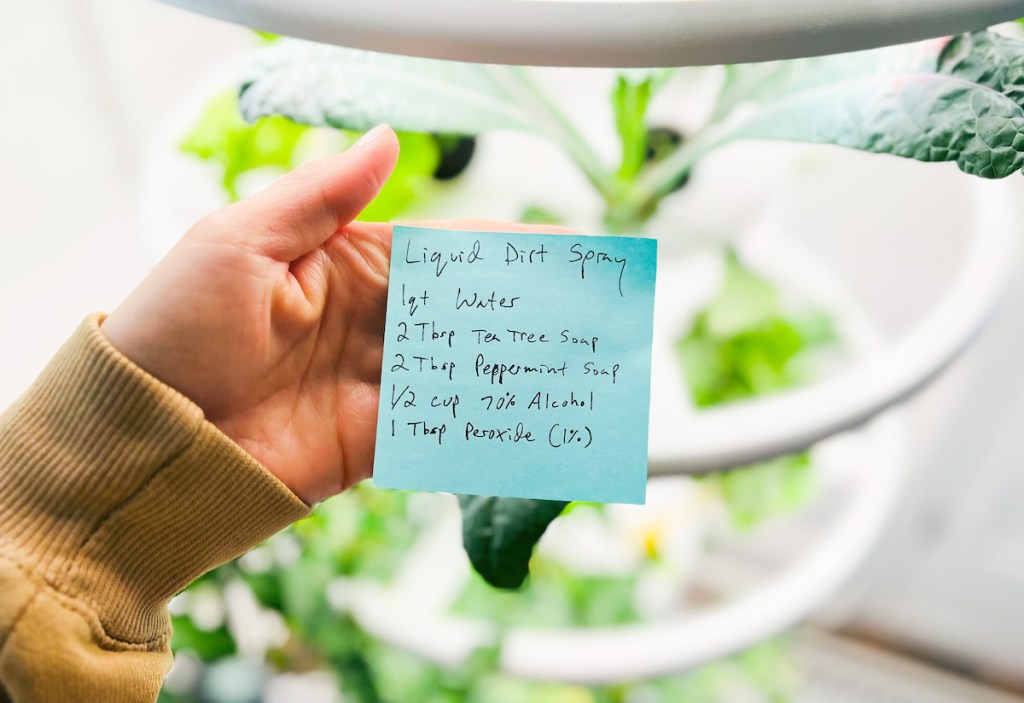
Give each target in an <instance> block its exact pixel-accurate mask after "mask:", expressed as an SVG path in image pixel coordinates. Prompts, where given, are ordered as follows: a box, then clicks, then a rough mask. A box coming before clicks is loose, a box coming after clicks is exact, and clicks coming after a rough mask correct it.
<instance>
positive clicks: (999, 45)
mask: <svg viewBox="0 0 1024 703" xmlns="http://www.w3.org/2000/svg"><path fill="white" fill-rule="evenodd" d="M672 75H673V71H671V70H665V69H657V70H634V71H624V72H622V73H621V74H619V76H618V77H617V79H616V82H615V87H614V90H613V94H612V107H613V110H614V117H615V125H616V130H617V132H618V136H619V141H620V143H621V158H620V160H619V163H618V164H614V165H612V164H606V163H604V162H603V161H602V159H601V158H600V157H599V156H598V155H597V153H596V151H595V150H594V149H593V147H592V146H591V145H590V144H588V143H587V141H586V140H585V139H584V138H583V137H582V136H581V134H580V133H579V131H578V130H577V129H576V128H575V126H574V125H573V124H572V122H571V121H570V120H569V119H568V118H567V117H566V116H565V115H564V114H563V112H562V111H561V110H560V109H559V107H558V105H557V101H556V100H555V99H553V98H552V97H551V96H549V95H547V94H546V93H545V92H544V91H543V90H542V89H541V87H540V86H538V84H537V83H536V82H535V81H534V80H533V79H532V77H531V74H530V72H529V71H528V70H527V69H523V68H518V67H508V66H488V65H476V64H460V63H453V62H443V61H433V60H427V59H416V58H409V57H401V56H385V55H380V54H373V53H368V52H363V51H358V50H353V49H347V48H340V47H332V46H324V45H318V44H311V43H308V42H302V41H298V40H289V39H286V40H281V41H278V42H275V43H273V44H271V45H269V46H267V47H265V48H264V49H262V50H261V52H260V53H259V54H258V55H257V56H256V58H255V59H254V60H253V61H252V62H251V63H250V64H249V66H248V67H247V69H246V70H245V72H244V78H243V81H242V84H241V87H240V90H239V95H238V105H239V107H240V109H241V112H242V114H243V116H244V117H245V118H246V119H247V120H250V121H257V120H260V119H261V118H268V117H274V118H279V117H282V116H283V117H287V118H289V119H290V120H292V121H293V122H296V123H300V124H304V125H313V126H328V127H334V128H339V129H344V130H364V129H368V128H370V127H372V126H374V125H376V124H378V123H381V122H387V123H389V124H391V125H392V127H394V128H395V129H397V130H400V131H405V132H409V133H423V132H429V133H442V134H457V135H478V134H481V133H484V132H488V131H492V130H518V131H526V132H531V133H535V134H537V135H540V136H542V137H545V138H547V139H548V140H550V141H551V142H552V143H553V144H554V145H555V146H556V147H557V148H560V149H562V150H564V151H565V153H566V154H567V155H568V156H569V157H570V158H571V159H572V161H573V162H574V163H575V164H576V166H577V167H578V168H579V170H580V172H581V173H582V174H583V175H584V176H585V177H586V178H587V179H588V181H589V182H590V184H591V185H592V186H593V188H594V190H595V192H596V193H597V194H598V195H599V196H600V198H601V200H602V201H603V203H604V210H605V212H604V217H605V222H606V225H607V227H608V228H609V229H610V230H611V231H613V232H625V231H636V230H640V229H642V227H643V224H644V223H645V221H646V220H647V219H648V218H650V217H651V216H652V215H653V214H654V213H655V212H656V211H657V209H658V206H659V204H660V203H661V202H662V201H663V200H664V199H665V198H667V197H670V196H671V194H672V193H673V192H674V191H675V190H676V189H677V188H678V187H679V186H680V184H682V183H684V182H685V180H686V178H687V177H688V176H689V174H690V172H691V171H692V170H693V169H694V167H695V166H696V165H697V164H698V163H699V162H700V160H701V159H702V158H703V157H705V156H706V155H708V154H709V153H711V152H713V151H714V150H716V149H718V148H720V147H722V146H725V145H727V144H731V143H734V142H736V141H739V140H751V139H760V140H784V141H792V142H805V143H815V144H831V145H837V146H841V147H847V148H852V149H858V150H861V151H866V152H871V153H876V154H889V155H894V156H900V157H904V158H909V159H915V160H918V161H925V162H946V161H950V162H955V163H956V165H957V166H958V167H959V168H960V169H961V170H962V171H964V172H965V173H967V174H971V175H975V176H980V177H984V178H1002V177H1005V176H1009V175H1011V174H1014V173H1016V172H1017V171H1019V170H1020V169H1021V166H1022V164H1024V42H1021V41H1019V40H1017V39H1014V38H1010V37H1007V36H1002V35H1000V34H996V33H994V32H976V33H972V34H966V35H962V36H958V37H954V38H951V39H943V40H936V41H929V42H923V43H919V44H912V45H907V46H899V47H893V48H886V49H880V50H872V51H866V52H859V53H854V54H847V55H840V56H832V57H824V58H811V59H802V60H796V61H786V62H773V63H764V64H751V65H737V66H728V67H726V68H725V78H724V81H723V83H722V87H721V90H720V92H719V94H718V98H717V102H716V105H715V107H714V109H713V111H712V113H711V115H710V117H709V119H708V120H707V123H706V124H705V125H704V126H703V127H702V128H701V129H699V130H698V131H696V132H695V133H693V134H689V135H687V138H686V139H685V140H681V141H679V143H674V144H671V145H669V147H668V148H658V149H654V148H653V144H654V142H653V140H652V130H651V129H650V128H649V125H648V123H647V119H646V113H647V108H648V105H649V104H650V102H651V100H652V99H653V97H654V96H655V95H656V94H657V92H658V91H659V90H660V89H661V88H662V86H664V85H665V83H667V82H668V81H669V80H671V79H672ZM257 124H260V123H257ZM734 275H739V274H735V272H734ZM722 305H725V303H722V302H721V301H719V307H721V306H722ZM716 314H718V313H715V312H714V311H709V312H707V313H706V314H705V315H704V316H702V317H701V318H700V319H698V322H697V326H696V327H695V328H694V330H692V331H691V333H690V334H689V335H688V336H687V337H686V338H685V339H684V340H682V341H681V342H680V347H679V354H680V357H681V360H682V363H683V365H684V368H686V369H687V371H688V374H687V375H688V376H689V377H690V380H691V386H694V388H695V392H696V400H697V403H698V405H710V404H714V403H717V402H723V401H726V400H729V399H731V398H735V397H747V396H750V395H754V394H756V393H759V392H764V391H765V390H771V388H767V387H764V386H758V387H756V388H755V387H753V386H751V385H750V382H751V381H750V379H751V378H753V376H751V373H752V368H753V367H752V366H751V364H754V363H755V362H756V363H761V364H767V366H763V368H760V371H764V370H765V369H768V370H769V371H771V374H774V375H771V374H769V375H768V376H765V375H764V374H763V373H762V374H761V375H760V376H758V379H759V380H758V382H759V383H762V384H763V383H768V385H770V386H772V387H774V388H777V387H786V386H787V385H791V384H792V383H793V382H794V380H793V379H791V378H788V377H787V375H786V374H787V371H786V369H787V362H788V360H789V359H790V358H791V357H793V356H795V355H796V354H797V352H799V351H800V350H801V349H803V348H804V346H805V342H806V341H807V340H803V339H802V338H801V336H800V334H801V332H800V330H798V329H797V328H796V327H795V326H794V324H793V323H792V322H791V321H788V320H786V319H784V318H781V317H778V315H776V316H775V317H774V318H773V319H772V320H770V321H769V322H770V325H769V326H768V327H758V328H757V329H754V330H749V329H747V330H736V334H734V335H732V336H731V337H730V336H726V337H722V336H721V335H719V336H718V337H715V335H714V334H712V332H714V329H713V325H714V320H713V319H712V318H713V317H714V316H715V315H716ZM701 325H703V327H701ZM744 335H746V336H744ZM751 335H753V336H751ZM758 335H760V336H758ZM751 340H754V341H758V340H759V341H758V343H759V344H761V347H759V348H760V349H762V351H763V349H764V348H773V349H774V351H773V353H775V354H777V355H778V356H777V357H773V359H769V360H767V361H766V360H765V359H764V358H761V357H758V358H757V359H754V357H755V356H757V355H754V356H749V355H748V356H747V357H744V356H743V355H742V354H741V353H740V351H741V350H742V349H744V344H746V345H747V347H749V346H750V344H751ZM766 345H767V346H766ZM773 345H774V347H773ZM787 345H788V346H787ZM760 353H761V352H758V354H760ZM702 355H703V356H702ZM762 356H763V355H762ZM708 359H713V360H714V361H715V363H721V364H726V365H729V364H731V366H730V367H729V368H728V369H727V372H723V373H724V375H722V374H719V376H718V377H717V378H716V379H715V380H714V383H716V384H719V385H718V386H715V385H714V384H712V386H709V387H702V386H701V385H700V382H701V378H702V373H703V372H702V370H701V369H702V364H704V363H705V362H707V361H708ZM752 359H754V360H753V361H752ZM702 360H703V361H702ZM772 364H775V366H772ZM705 370H706V367H705ZM706 376H707V374H706V373H704V375H703V377H706ZM765 379H767V381H766V380H765ZM744 383H747V384H748V385H747V386H744V385H743V384H744ZM730 384H731V385H730ZM786 462H787V463H786V464H785V465H784V466H783V465H780V464H778V462H773V464H772V465H773V466H775V469H776V470H778V471H780V472H781V475H783V476H784V477H789V478H786V479H785V480H790V479H791V478H792V477H793V476H798V475H802V474H803V473H805V469H806V466H807V461H806V457H802V456H798V457H795V458H791V459H788V460H786ZM780 467H781V468H780ZM743 475H745V474H736V475H735V476H734V477H732V478H728V477H727V478H724V479H722V481H721V487H722V489H723V491H724V492H725V493H726V494H729V492H730V491H732V492H733V493H736V492H739V493H740V494H742V493H744V488H743V486H744V485H746V484H745V483H744V482H743V480H742V476H743ZM748 502H749V501H748ZM461 504H462V507H463V513H464V541H465V545H466V549H467V552H468V553H469V555H470V557H471V560H472V562H473V564H474V566H475V567H476V568H477V569H478V571H480V573H481V574H482V575H484V576H485V577H486V578H487V579H488V581H489V582H491V583H492V584H494V585H497V586H501V587H506V588H514V587H518V586H519V585H520V584H522V582H523V580H524V579H525V577H526V575H527V573H528V563H529V559H530V555H531V552H532V549H533V546H534V544H535V543H536V542H537V540H538V539H539V538H540V536H541V535H542V534H543V532H544V529H545V528H546V526H547V525H548V524H549V523H550V522H551V520H553V519H555V518H556V517H557V516H558V515H559V514H560V513H561V511H562V509H563V508H564V504H561V503H554V502H547V501H521V500H511V499H496V498H491V497H486V496H478V497H477V496H474V497H464V498H462V499H461ZM755 512H756V511H755ZM745 514H746V513H745ZM744 521H747V522H749V521H750V517H749V515H748V518H747V519H745V520H744Z"/></svg>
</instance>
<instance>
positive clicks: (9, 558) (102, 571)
mask: <svg viewBox="0 0 1024 703" xmlns="http://www.w3.org/2000/svg"><path fill="white" fill-rule="evenodd" d="M99 320H100V318H99V316H93V317H91V318H89V319H88V320H86V322H85V323H83V325H82V326H81V327H80V328H79V330H78V331H77V332H76V333H75V335H74V336H73V337H72V338H71V339H70V340H69V341H68V342H67V344H66V345H65V346H64V347H63V348H62V349H61V351H60V352H59V353H58V354H57V356H56V357H55V358H54V359H53V361H51V362H50V364H49V366H48V367H47V368H46V370H45V371H44V372H43V374H42V375H41V376H40V377H39V379H38V380H37V381H36V382H35V384H34V385H33V386H32V387H31V388H30V389H29V391H28V392H27V393H26V394H25V395H24V396H23V397H22V398H21V399H20V400H18V402H17V403H16V404H15V405H14V406H12V407H11V408H10V409H9V410H7V412H6V413H4V414H3V415H2V416H0V701H3V700H4V699H5V693H6V697H7V698H9V700H11V701H13V702H14V703H26V702H28V701H32V702H33V703H35V702H37V701H61V702H62V703H63V702H66V701H104V702H106V701H152V700H154V699H155V698H156V695H157V692H158V691H159V689H160V685H161V682H162V681H163V678H164V676H165V674H166V673H167V670H168V668H169V667H170V663H171V654H170V649H169V639H170V625H169V618H168V615H167V609H166V604H167V601H168V600H169V599H170V598H171V597H172V596H173V595H174V594H176V593H177V592H178V591H180V590H181V589H183V588H184V587H185V586H186V585H188V583H189V582H190V581H192V580H193V579H195V578H196V577H198V576H199V575H201V574H202V573H204V572H206V571H208V570H210V569H212V568H213V567H215V566H217V565H218V564H221V563H223V562H225V561H228V560H229V559H232V558H233V557H235V556H237V555H239V554H241V553H242V552H244V551H245V550H247V549H249V548H250V547H252V546H254V545H256V544H257V543H259V542H260V541H262V540H264V539H266V538H267V537H269V536H270V535H272V534H273V533H274V532H277V531H278V530H280V529H281V528H283V527H285V526H286V525H288V524H289V523H291V522H293V521H295V520H297V519H299V518H301V517H303V516H304V515H306V514H307V513H308V510H309V509H308V507H307V506H306V505H305V504H304V503H303V502H302V501H300V500H299V499H298V498H296V497H295V496H294V495H293V494H292V493H291V492H289V491H288V489H287V488H285V487H284V485H282V484H281V483H280V482H279V481H278V480H277V479H276V478H275V477H274V476H272V475H271V474H270V473H268V472H267V471H266V470H265V469H264V468H263V467H262V466H260V465H259V464H258V463H256V461H254V460H253V459H252V458H251V457H249V456H248V455H247V454H246V453H245V452H243V451H242V450H241V449H240V448H239V447H238V446H237V445H235V444H234V443H233V442H231V441H230V440H229V439H228V438H227V437H225V436H224V435H223V434H221V433H220V432H219V431H218V430H217V428H215V427H214V426H213V425H212V424H210V423H209V422H207V421H206V420H205V419H204V418H203V414H202V411H201V410H200V409H199V408H198V407H197V406H196V405H195V404H194V403H192V402H191V401H189V400H188V399H187V398H185V397H184V396H182V395H181V394H179V393H177V392H175V391H174V390H172V389H170V388H168V387H167V386H165V385H164V384H162V383H161V382H159V381H157V380H156V379H154V378H153V377H152V376H149V375H148V374H146V373H145V372H144V371H142V370H141V369H140V368H139V367H137V366H135V365H134V364H133V363H132V362H130V361H129V360H128V359H126V358H125V357H124V356H122V355H121V354H119V353H118V352H117V351H116V350H115V349H114V348H113V347H112V346H111V345H110V344H109V342H107V341H106V339H105V337H103V335H102V333H101V332H100V331H99V327H98V325H99Z"/></svg>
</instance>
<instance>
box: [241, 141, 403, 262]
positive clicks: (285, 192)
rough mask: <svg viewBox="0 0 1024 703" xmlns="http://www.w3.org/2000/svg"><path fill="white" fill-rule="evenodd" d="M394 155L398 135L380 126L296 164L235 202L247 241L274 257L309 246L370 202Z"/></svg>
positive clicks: (295, 254)
mask: <svg viewBox="0 0 1024 703" xmlns="http://www.w3.org/2000/svg"><path fill="white" fill-rule="evenodd" d="M397 160H398V138H397V137H396V136H395V133H394V132H393V131H392V130H391V128H390V127H387V126H386V125H381V126H379V127H376V128H374V129H373V130H371V131H369V132H367V133H366V134H365V135H363V137H362V139H360V141H358V142H356V144H355V145H353V146H352V147H351V148H349V149H348V150H347V151H345V152H342V153H341V154H338V155H336V156H331V157H328V158H326V159H320V160H317V161H313V162H310V163H308V164H305V165H303V166H301V167H299V168H297V169H296V170H294V171H292V172H291V173H289V174H288V175H286V176H283V177H282V178H281V179H279V180H278V181H276V182H275V183H274V184H273V185H271V186H270V187H269V188H267V189H266V190H264V191H262V192H260V193H258V194H256V195H255V196H253V197H251V198H248V199H247V200H245V201H243V202H241V203H239V204H238V205H237V206H236V207H237V208H238V210H237V211H236V213H239V212H240V213H241V216H242V218H243V219H244V220H245V223H246V226H245V227H244V230H245V236H247V237H248V238H249V239H248V243H249V244H250V245H252V246H255V247H256V248H257V250H258V251H259V252H260V253H261V254H264V255H265V256H269V257H271V258H274V259H276V260H278V261H288V262H290V261H294V260H295V259H298V258H299V257H301V256H303V255H304V254H307V253H308V252H310V251H313V250H314V249H316V248H317V247H318V246H320V245H321V244H323V243H324V242H325V241H327V240H328V239H329V238H330V237H331V235H333V234H335V233H336V232H337V231H338V230H340V229H341V228H342V227H344V226H345V225H347V224H348V223H350V222H351V221H352V220H354V219H355V218H356V217H357V216H358V215H359V213H360V212H362V210H363V209H364V208H365V207H366V206H367V205H369V204H370V202H371V201H372V200H373V199H374V198H375V197H376V196H377V194H378V193H379V192H380V189H381V188H382V187H383V185H384V183H385V182H386V181H387V179H388V177H389V176H390V175H391V171H392V170H393V169H394V167H395V162H396V161H397ZM254 233H255V234H254Z"/></svg>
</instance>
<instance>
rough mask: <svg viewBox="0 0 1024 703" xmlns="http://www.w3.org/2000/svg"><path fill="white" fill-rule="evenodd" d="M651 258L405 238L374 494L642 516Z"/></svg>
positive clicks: (519, 240) (416, 231)
mask: <svg viewBox="0 0 1024 703" xmlns="http://www.w3.org/2000/svg"><path fill="white" fill-rule="evenodd" d="M656 253H657V243H656V242H655V241H654V240H651V239H637V238H630V237H588V236H583V235H552V234H522V233H495V232H464V231H450V230H435V229H423V228H417V227H401V226H396V227H395V229H394V239H393V243H392V252H391V274H390V283H389V290H388V307H387V325H386V332H385V335H386V336H385V341H384V366H383V373H382V376H381V388H380V391H381V398H380V412H379V416H378V428H377V448H376V459H375V462H374V483H376V484H377V485H378V486H381V487H385V488H403V489H413V490H425V491H444V492H451V493H467V494H472V495H493V496H509V497H518V498H547V499H553V500H582V501H594V502H602V503H643V502H644V496H645V491H646V485H647V425H648V412H649V403H650V384H651V336H652V328H653V316H654V279H655V269H656Z"/></svg>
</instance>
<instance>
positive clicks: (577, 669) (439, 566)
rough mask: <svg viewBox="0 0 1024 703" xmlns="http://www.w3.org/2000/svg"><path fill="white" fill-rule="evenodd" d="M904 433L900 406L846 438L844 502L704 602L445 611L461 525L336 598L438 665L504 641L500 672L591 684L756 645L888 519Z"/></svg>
mask: <svg viewBox="0 0 1024 703" xmlns="http://www.w3.org/2000/svg"><path fill="white" fill-rule="evenodd" d="M905 436H906V426H905V423H904V420H903V418H902V417H901V416H899V415H897V414H892V413H890V414H887V415H886V416H884V417H881V418H878V419H876V420H875V421H874V422H872V424H871V425H870V427H868V428H866V429H865V430H864V431H863V432H862V433H860V435H859V436H857V437H856V441H855V442H854V444H853V445H851V447H852V448H853V451H855V452H856V458H857V461H856V464H857V466H860V465H861V464H860V462H863V470H861V471H854V472H852V473H851V474H850V475H849V476H848V478H847V480H846V482H845V483H843V485H842V488H843V491H844V493H843V495H844V500H843V501H842V502H841V504H840V505H839V507H838V509H837V510H836V511H834V512H833V513H831V514H830V516H829V518H828V520H827V523H826V524H824V525H822V529H821V531H820V533H818V534H817V535H816V536H815V540H814V542H813V543H812V544H811V545H810V546H809V547H807V548H806V549H805V550H803V551H802V552H801V553H800V554H799V555H797V556H796V557H795V558H794V559H793V560H792V561H791V562H790V563H789V564H787V565H786V566H785V567H784V568H782V569H780V570H779V571H776V572H774V573H772V574H770V575H768V576H767V577H766V578H765V579H764V581H763V582H761V583H759V584H757V585H756V586H754V587H752V588H751V589H750V590H748V591H746V592H744V593H742V594H740V595H739V596H738V597H734V598H730V599H725V600H724V601H723V602H721V603H718V604H715V605H712V606H709V607H707V608H705V609H701V610H697V611H693V612H683V613H680V614H678V615H675V616H673V617H671V618H667V619H665V620H662V621H648V622H641V623H636V624H632V625H621V626H611V627H598V628H560V629H542V628H536V627H529V628H527V627H513V628H511V629H509V630H507V631H504V632H502V631H500V630H499V629H498V628H497V627H496V626H495V625H494V624H493V623H489V622H487V621H483V620H476V619H470V618H465V617H453V616H451V615H448V614H447V613H446V608H447V606H448V605H449V604H450V602H451V599H452V597H453V596H454V594H457V593H458V591H459V588H460V584H461V583H462V582H463V579H464V575H463V574H462V571H461V570H460V567H461V568H462V569H464V568H468V567H465V566H463V565H462V564H461V563H458V562H456V561H453V560H452V555H451V549H450V547H451V544H450V542H451V540H453V539H457V536H458V528H457V525H456V526H455V529H454V530H443V529H442V530H437V531H435V532H434V533H428V535H427V539H426V541H425V542H424V543H423V544H421V545H418V546H419V547H420V548H419V549H418V550H417V551H414V553H413V554H414V556H416V558H413V559H412V560H411V561H412V562H413V563H410V564H406V569H405V570H403V572H402V573H401V574H400V575H399V578H398V579H397V581H396V583H395V584H392V585H391V586H388V587H383V588H382V587H381V586H380V585H378V584H371V583H366V584H362V585H361V586H359V585H357V586H355V587H354V588H352V589H351V590H349V591H348V593H347V594H346V597H345V598H344V601H345V602H346V604H347V605H348V607H350V608H351V609H352V612H353V614H354V615H355V617H356V619H357V620H358V621H359V623H360V625H361V626H362V627H363V628H364V629H366V630H367V631H368V632H369V633H371V634H372V635H374V636H375V637H377V638H379V639H381V640H382V641H385V642H387V643H389V644H391V645H393V646H396V647H398V648H400V649H403V650H405V651H408V652H410V653H412V654H414V655H415V656H418V657H420V658H423V659H425V660H427V661H430V662H433V663H435V664H438V665H441V666H446V667H457V666H459V665H461V664H463V663H465V662H466V661H467V660H468V658H469V657H470V656H471V654H472V652H473V651H474V650H475V649H476V648H478V647H481V646H488V645H492V644H494V643H495V642H496V641H499V639H498V638H500V645H501V655H500V660H499V666H500V668H501V670H502V671H504V672H505V673H508V674H511V675H513V676H517V677H521V678H526V679H531V680H537V681H559V682H564V683H576V684H581V685H588V686H598V685H604V684H610V683H619V682H622V681H643V680H647V679H651V678H656V677H660V676H667V675H673V674H678V673H681V672H684V671H687V670H689V669H692V668H694V667H697V666H700V665H701V664H704V663H707V662H709V661H713V660H715V659H718V658H721V657H724V656H728V655H730V654H734V653H736V652H739V651H742V650H743V649H746V648H748V647H750V646H753V645H755V644H757V643H758V642H761V641H763V640H765V639H766V638H768V637H771V636H773V635H775V634H777V633H779V632H780V631H782V630H784V629H786V628H787V627H789V626H792V625H794V624H796V623H797V622H799V621H800V620H802V619H804V618H806V617H807V616H808V615H810V614H811V613H813V612H814V611H815V610H816V609H818V608H820V607H821V606H823V605H824V604H825V603H826V602H827V600H828V598H829V597H830V596H831V595H832V594H833V593H834V592H835V590H836V589H837V588H838V587H839V586H841V585H842V584H843V583H844V582H845V581H846V580H847V579H848V578H849V577H850V575H851V574H852V572H853V571H854V570H855V569H856V568H857V566H858V565H859V564H860V563H861V562H862V561H863V559H864V558H865V557H866V555H867V554H868V552H869V550H870V549H871V547H872V546H873V545H874V544H875V542H876V540H877V539H878V537H879V535H880V533H881V531H882V528H883V527H884V525H885V524H887V520H888V518H889V516H890V515H891V513H892V510H893V508H894V506H895V504H896V501H897V499H898V497H899V494H900V488H901V486H902V483H903V477H904V476H905V475H906V447H905V442H904V438H905ZM851 439H852V438H851ZM651 490H656V488H655V486H652V487H651ZM452 517H454V518H455V519H456V520H457V514H453V515H452ZM443 540H447V542H444V541H443ZM417 555H418V556H417ZM460 559H461V560H462V561H464V560H465V557H464V556H461V557H460Z"/></svg>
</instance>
